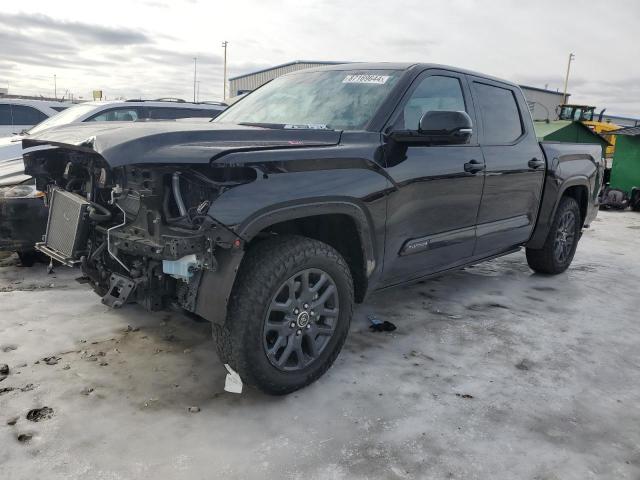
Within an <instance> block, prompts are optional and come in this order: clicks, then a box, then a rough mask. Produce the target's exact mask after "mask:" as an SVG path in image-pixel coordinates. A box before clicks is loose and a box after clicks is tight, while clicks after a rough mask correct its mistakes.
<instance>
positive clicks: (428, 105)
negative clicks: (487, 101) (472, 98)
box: [394, 75, 466, 130]
mask: <svg viewBox="0 0 640 480" xmlns="http://www.w3.org/2000/svg"><path fill="white" fill-rule="evenodd" d="M432 110H449V111H459V112H464V111H466V107H465V103H464V96H463V94H462V87H461V85H460V80H458V79H457V78H455V77H446V76H442V75H431V76H428V77H426V78H424V79H423V80H422V81H421V82H420V83H419V84H418V86H417V87H416V89H415V90H414V91H413V93H412V94H411V97H409V100H407V102H406V103H405V105H404V108H403V109H402V112H401V113H400V116H399V117H398V119H397V120H396V121H395V123H394V129H397V130H405V129H406V130H417V129H418V125H419V124H420V119H421V118H422V117H423V115H424V114H425V113H427V112H429V111H432Z"/></svg>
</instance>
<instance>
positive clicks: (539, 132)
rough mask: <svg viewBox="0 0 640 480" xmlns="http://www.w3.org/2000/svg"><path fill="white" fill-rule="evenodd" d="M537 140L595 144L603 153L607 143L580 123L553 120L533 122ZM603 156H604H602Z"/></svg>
mask: <svg viewBox="0 0 640 480" xmlns="http://www.w3.org/2000/svg"><path fill="white" fill-rule="evenodd" d="M533 125H534V128H535V130H536V137H538V140H540V141H541V142H542V141H545V142H569V143H595V144H597V145H600V146H602V151H603V152H605V151H606V149H607V147H608V146H609V145H610V143H609V142H607V140H606V139H605V138H603V137H602V136H600V135H598V134H597V133H596V132H594V131H592V130H591V129H590V128H589V127H587V126H586V125H584V124H583V123H581V122H573V121H571V120H555V121H553V122H548V123H547V122H533ZM603 156H604V155H603Z"/></svg>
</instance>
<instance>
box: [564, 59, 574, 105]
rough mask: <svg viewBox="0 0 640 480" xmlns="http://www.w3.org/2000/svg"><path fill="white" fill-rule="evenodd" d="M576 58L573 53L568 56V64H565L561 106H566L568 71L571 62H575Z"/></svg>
mask: <svg viewBox="0 0 640 480" xmlns="http://www.w3.org/2000/svg"><path fill="white" fill-rule="evenodd" d="M575 58H576V56H575V55H574V54H573V53H570V54H569V62H568V63H567V76H566V77H564V95H563V96H562V104H563V105H566V104H567V86H568V85H569V70H571V62H572V61H573V60H575Z"/></svg>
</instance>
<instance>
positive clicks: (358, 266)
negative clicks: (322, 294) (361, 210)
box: [249, 214, 367, 303]
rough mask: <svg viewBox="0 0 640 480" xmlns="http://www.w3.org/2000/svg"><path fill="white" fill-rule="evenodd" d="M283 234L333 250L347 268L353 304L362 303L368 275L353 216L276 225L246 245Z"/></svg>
mask: <svg viewBox="0 0 640 480" xmlns="http://www.w3.org/2000/svg"><path fill="white" fill-rule="evenodd" d="M285 234H294V235H302V236H305V237H309V238H314V239H316V240H320V241H321V242H324V243H326V244H328V245H331V246H332V247H333V248H335V249H336V250H337V251H338V252H339V253H340V255H342V256H343V257H344V259H345V261H346V262H347V265H349V270H350V271H351V276H352V277H353V287H354V295H355V301H356V302H358V303H360V302H362V300H363V299H364V296H365V293H366V291H367V276H366V273H365V261H364V255H363V250H362V242H361V240H360V235H359V233H358V228H357V226H356V222H355V220H354V219H353V218H352V217H350V216H349V215H344V214H326V215H313V216H310V217H304V218H296V219H293V220H287V221H284V222H280V223H276V224H273V225H270V226H269V227H267V228H265V229H263V230H262V231H261V232H259V233H258V234H257V235H256V236H255V237H254V239H253V240H252V241H251V242H250V243H249V248H251V247H252V245H253V244H255V243H256V242H259V241H260V240H262V239H264V238H267V237H268V236H270V235H285Z"/></svg>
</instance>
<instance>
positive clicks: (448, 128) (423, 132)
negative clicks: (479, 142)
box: [389, 110, 473, 145]
mask: <svg viewBox="0 0 640 480" xmlns="http://www.w3.org/2000/svg"><path fill="white" fill-rule="evenodd" d="M472 133H473V122H472V121H471V117H469V115H467V113H466V112H458V111H448V110H430V111H428V112H426V113H425V114H424V115H423V116H422V118H421V119H420V123H419V124H418V129H417V130H398V131H395V132H391V134H390V135H389V136H390V137H391V138H392V139H394V140H395V141H397V142H399V143H411V144H414V145H461V144H465V143H469V140H470V139H471V134H472Z"/></svg>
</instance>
